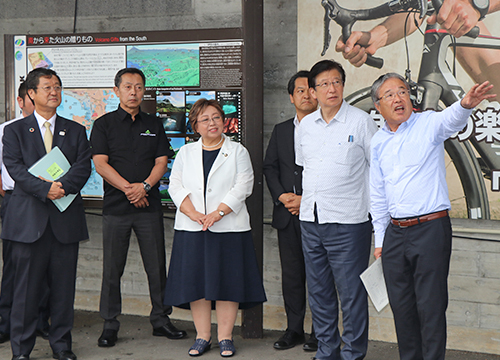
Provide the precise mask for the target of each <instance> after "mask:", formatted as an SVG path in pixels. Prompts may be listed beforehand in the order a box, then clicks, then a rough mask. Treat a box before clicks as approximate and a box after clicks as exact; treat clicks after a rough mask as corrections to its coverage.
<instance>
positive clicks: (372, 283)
mask: <svg viewBox="0 0 500 360" xmlns="http://www.w3.org/2000/svg"><path fill="white" fill-rule="evenodd" d="M359 277H360V278H361V281H362V282H363V284H364V285H365V288H366V292H367V293H368V295H369V296H370V299H371V300H372V303H373V306H375V309H376V310H377V311H378V312H380V311H382V310H383V309H384V308H385V307H386V306H387V305H388V304H389V297H388V296H387V288H386V287H385V279H384V271H383V269H382V257H379V258H378V259H377V260H375V262H374V263H373V264H371V265H370V267H368V269H366V270H365V271H364V272H363V273H362V274H361V275H360V276H359Z"/></svg>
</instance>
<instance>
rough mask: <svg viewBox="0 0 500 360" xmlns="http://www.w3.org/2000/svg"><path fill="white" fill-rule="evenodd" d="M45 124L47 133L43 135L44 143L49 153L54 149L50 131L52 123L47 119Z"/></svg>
mask: <svg viewBox="0 0 500 360" xmlns="http://www.w3.org/2000/svg"><path fill="white" fill-rule="evenodd" d="M43 126H45V129H46V130H45V135H44V136H43V143H44V145H45V150H46V151H47V154H48V153H49V152H50V150H51V149H52V132H51V131H50V123H49V122H48V121H46V122H45V123H44V124H43Z"/></svg>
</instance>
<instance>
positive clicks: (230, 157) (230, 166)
mask: <svg viewBox="0 0 500 360" xmlns="http://www.w3.org/2000/svg"><path fill="white" fill-rule="evenodd" d="M222 136H223V137H224V144H222V147H221V149H220V150H219V154H218V155H217V158H216V159H215V161H214V163H213V165H212V168H211V169H210V173H209V174H208V180H207V185H206V188H207V190H206V199H205V196H204V188H203V183H204V179H203V155H202V154H203V153H202V152H203V149H202V146H201V139H200V140H198V141H197V142H195V143H192V144H187V145H184V146H183V147H181V149H180V150H179V152H178V153H177V155H176V157H175V161H174V165H173V167H172V173H171V174H170V185H169V188H168V192H169V193H170V196H171V197H172V200H173V201H174V203H175V205H176V206H177V213H176V214H175V224H174V229H175V230H186V231H201V230H202V225H200V224H198V223H197V222H196V221H193V220H191V219H190V218H189V217H188V216H187V215H185V214H183V213H182V212H181V211H180V206H181V204H182V202H183V201H184V199H185V198H186V196H189V198H190V199H191V202H192V203H193V205H194V207H195V209H196V210H197V211H199V212H201V213H202V214H208V213H211V212H212V211H214V210H217V208H218V206H219V205H220V203H221V202H222V203H224V204H226V205H227V206H229V207H230V208H231V210H232V212H231V213H229V214H227V215H225V216H224V217H223V218H222V219H221V220H219V221H217V222H216V223H214V224H213V225H212V226H211V227H210V229H209V230H210V231H212V232H239V231H248V230H250V229H251V228H250V217H249V215H248V211H247V207H246V204H245V200H246V198H247V197H249V196H250V194H251V193H252V189H253V169H252V163H251V161H250V155H249V154H248V151H247V149H245V147H244V146H243V145H241V144H239V143H236V142H232V141H231V140H230V139H229V138H228V137H227V136H225V135H224V134H223V135H222ZM205 205H206V206H205Z"/></svg>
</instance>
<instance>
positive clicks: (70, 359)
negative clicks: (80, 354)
mask: <svg viewBox="0 0 500 360" xmlns="http://www.w3.org/2000/svg"><path fill="white" fill-rule="evenodd" d="M52 357H53V358H54V359H57V360H76V355H75V353H74V352H73V351H71V350H63V351H59V352H58V353H54V354H52Z"/></svg>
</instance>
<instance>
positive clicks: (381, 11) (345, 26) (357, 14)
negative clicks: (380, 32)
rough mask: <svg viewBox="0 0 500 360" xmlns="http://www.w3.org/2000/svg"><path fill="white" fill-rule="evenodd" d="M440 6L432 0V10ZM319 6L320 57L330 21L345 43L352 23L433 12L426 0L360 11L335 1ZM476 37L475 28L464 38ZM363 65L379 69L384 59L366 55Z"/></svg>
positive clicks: (403, 0)
mask: <svg viewBox="0 0 500 360" xmlns="http://www.w3.org/2000/svg"><path fill="white" fill-rule="evenodd" d="M442 4H443V1H442V0H432V5H433V7H434V9H437V11H439V9H440V8H441V5H442ZM321 5H322V6H323V7H324V8H325V17H324V34H323V51H322V52H321V56H324V55H325V53H326V51H327V50H328V48H329V47H330V42H331V35H330V21H331V20H333V21H335V22H336V23H337V24H338V25H339V26H340V27H341V28H342V40H343V41H344V43H345V42H346V41H347V39H349V37H350V36H351V32H352V27H353V25H354V23H355V22H356V21H358V20H375V19H380V18H384V17H387V16H390V15H392V14H394V13H396V12H400V11H403V12H405V11H406V12H408V11H411V10H410V9H413V10H414V11H418V12H420V18H423V17H424V16H425V15H426V14H427V12H428V11H432V10H433V9H428V3H427V0H389V1H388V2H386V3H385V4H382V5H379V6H377V7H374V8H371V9H360V10H348V9H345V8H342V7H341V6H339V4H338V3H337V0H322V1H321ZM478 35H479V28H478V27H477V26H476V27H474V28H473V29H472V30H471V31H469V33H467V34H466V35H465V36H469V37H473V38H476V37H477V36H478ZM365 64H366V65H368V66H372V67H376V68H378V69H380V68H382V66H383V65H384V59H382V58H378V57H375V56H372V55H370V54H368V57H367V59H366V62H365Z"/></svg>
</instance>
